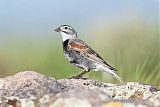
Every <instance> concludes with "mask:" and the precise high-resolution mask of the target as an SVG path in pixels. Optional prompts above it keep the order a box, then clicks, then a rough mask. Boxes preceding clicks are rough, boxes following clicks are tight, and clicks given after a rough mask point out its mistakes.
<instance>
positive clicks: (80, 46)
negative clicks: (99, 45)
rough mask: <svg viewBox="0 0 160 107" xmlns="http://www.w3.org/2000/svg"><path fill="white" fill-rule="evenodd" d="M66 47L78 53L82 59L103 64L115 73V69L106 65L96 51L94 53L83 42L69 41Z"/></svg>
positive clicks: (77, 40)
mask: <svg viewBox="0 0 160 107" xmlns="http://www.w3.org/2000/svg"><path fill="white" fill-rule="evenodd" d="M68 45H69V49H72V50H75V51H78V52H79V53H81V55H83V56H84V57H87V58H89V59H90V60H92V61H94V62H98V63H101V64H104V65H106V66H107V67H108V68H110V69H111V70H113V71H117V70H116V69H115V68H113V67H112V66H110V65H109V64H107V63H106V62H105V61H104V60H103V58H102V57H101V56H100V55H99V54H98V53H97V52H96V51H94V50H93V49H92V48H91V47H89V46H88V45H87V44H86V43H85V42H84V41H82V40H79V39H74V40H71V41H70V42H69V44H68Z"/></svg>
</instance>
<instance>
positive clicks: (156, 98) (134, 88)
mask: <svg viewBox="0 0 160 107" xmlns="http://www.w3.org/2000/svg"><path fill="white" fill-rule="evenodd" d="M7 105H12V106H13V107H21V106H23V107H24V106H25V107H35V106H36V107H37V106H41V107H48V106H50V107H122V106H123V107H128V106H132V107H150V106H155V107H156V106H157V107H158V106H160V90H159V89H158V88H156V87H154V86H152V85H147V84H143V83H138V82H128V83H123V84H111V83H102V82H100V81H96V80H84V79H60V80H55V79H54V78H51V77H46V76H44V75H41V74H40V73H36V72H34V71H24V72H20V73H18V74H16V75H14V76H9V77H6V78H1V79H0V106H2V107H3V106H4V107H5V106H7Z"/></svg>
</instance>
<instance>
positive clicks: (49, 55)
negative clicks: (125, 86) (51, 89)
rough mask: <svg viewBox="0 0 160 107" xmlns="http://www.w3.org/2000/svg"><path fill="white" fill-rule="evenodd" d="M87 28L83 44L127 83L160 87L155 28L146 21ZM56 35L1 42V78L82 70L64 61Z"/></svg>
mask: <svg viewBox="0 0 160 107" xmlns="http://www.w3.org/2000/svg"><path fill="white" fill-rule="evenodd" d="M88 29H90V31H92V33H89V36H90V38H88V37H89V36H88V37H83V36H81V35H80V36H79V37H80V38H81V39H83V40H84V38H87V40H84V41H86V42H87V43H88V44H90V45H92V47H93V48H94V49H95V50H96V51H98V52H99V54H100V55H101V56H102V57H103V58H104V59H105V60H106V61H107V62H109V64H111V65H114V67H116V68H117V69H118V74H119V75H120V76H121V77H122V78H123V80H124V81H139V82H145V83H151V84H154V85H156V86H158V87H160V83H159V80H160V61H159V55H160V50H159V40H158V36H159V35H158V27H157V26H156V25H153V24H146V23H145V22H144V21H143V20H130V21H127V22H111V23H107V24H103V25H100V26H98V25H97V26H95V27H92V28H88ZM86 30H87V29H86ZM88 31H89V30H88ZM81 32H83V31H81ZM86 32H87V31H86ZM54 34H56V33H53V34H51V36H48V39H44V40H43V39H42V40H41V39H39V38H37V39H23V38H20V39H18V38H15V39H6V40H3V41H1V45H0V74H1V75H0V77H4V76H7V75H13V74H15V73H17V72H19V71H24V70H35V71H38V72H41V73H43V74H45V75H47V76H52V77H54V78H56V79H59V78H65V77H71V76H73V75H76V74H78V73H79V72H80V71H82V70H80V69H79V68H76V67H74V66H72V65H71V64H69V63H68V62H67V61H66V60H65V59H64V57H63V51H62V44H61V37H59V34H57V35H58V36H57V35H54ZM91 35H94V36H92V37H91ZM77 71H79V72H77ZM88 76H89V78H92V79H98V80H102V81H112V82H114V83H115V82H117V80H115V79H113V78H112V77H111V76H109V75H108V74H106V73H102V72H92V73H89V74H88Z"/></svg>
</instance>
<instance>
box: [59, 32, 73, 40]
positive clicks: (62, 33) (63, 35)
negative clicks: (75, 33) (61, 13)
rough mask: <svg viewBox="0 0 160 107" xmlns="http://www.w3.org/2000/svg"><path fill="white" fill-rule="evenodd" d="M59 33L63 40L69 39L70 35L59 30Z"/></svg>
mask: <svg viewBox="0 0 160 107" xmlns="http://www.w3.org/2000/svg"><path fill="white" fill-rule="evenodd" d="M61 35H62V39H63V41H65V40H67V39H70V38H71V37H72V35H69V34H66V33H64V32H61Z"/></svg>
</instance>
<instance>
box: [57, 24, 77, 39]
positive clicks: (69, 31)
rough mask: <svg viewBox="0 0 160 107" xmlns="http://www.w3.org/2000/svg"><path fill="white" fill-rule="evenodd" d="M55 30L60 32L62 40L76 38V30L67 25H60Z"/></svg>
mask: <svg viewBox="0 0 160 107" xmlns="http://www.w3.org/2000/svg"><path fill="white" fill-rule="evenodd" d="M55 31H56V32H59V33H61V35H62V39H63V41H65V40H67V39H72V38H77V32H76V31H75V30H74V29H73V27H71V26H69V25H61V26H60V27H58V28H57V29H55Z"/></svg>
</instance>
